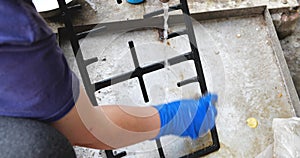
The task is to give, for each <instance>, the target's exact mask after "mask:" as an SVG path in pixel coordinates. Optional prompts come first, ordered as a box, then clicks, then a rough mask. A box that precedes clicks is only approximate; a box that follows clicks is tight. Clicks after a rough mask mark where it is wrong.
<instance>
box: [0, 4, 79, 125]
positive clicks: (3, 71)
mask: <svg viewBox="0 0 300 158" xmlns="http://www.w3.org/2000/svg"><path fill="white" fill-rule="evenodd" d="M78 96H79V81H78V79H77V77H76V76H75V75H74V73H73V72H72V71H71V70H70V69H69V67H68V65H67V62H66V59H65V57H64V55H63V53H62V51H61V49H60V48H59V46H58V45H57V42H56V39H55V35H54V34H53V33H52V31H51V30H50V29H49V28H48V27H47V25H46V23H45V22H44V21H43V19H42V18H41V17H40V16H39V14H38V13H37V12H36V9H35V7H34V6H33V4H32V2H31V0H0V115H2V116H12V117H25V118H32V119H38V120H42V121H46V122H52V121H56V120H58V119H60V118H62V117H63V116H64V115H65V114H67V113H68V112H69V111H70V110H71V109H72V107H73V106H74V105H75V102H76V100H77V98H78Z"/></svg>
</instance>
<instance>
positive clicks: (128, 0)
mask: <svg viewBox="0 0 300 158" xmlns="http://www.w3.org/2000/svg"><path fill="white" fill-rule="evenodd" d="M127 2H128V3H131V4H139V3H142V2H144V0H127Z"/></svg>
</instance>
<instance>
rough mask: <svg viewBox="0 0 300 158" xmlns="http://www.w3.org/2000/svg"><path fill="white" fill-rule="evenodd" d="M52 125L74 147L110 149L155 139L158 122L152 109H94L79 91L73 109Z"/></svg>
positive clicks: (123, 107)
mask: <svg viewBox="0 0 300 158" xmlns="http://www.w3.org/2000/svg"><path fill="white" fill-rule="evenodd" d="M53 126H54V127H56V128H57V129H58V130H60V131H61V132H62V133H63V134H64V135H65V136H66V137H67V138H68V139H69V140H70V141H71V142H72V144H74V145H81V146H87V147H92V148H98V149H112V148H120V147H123V146H128V145H132V144H135V143H138V142H141V141H144V140H148V139H152V138H154V137H155V136H156V135H157V134H158V132H159V127H160V119H159V114H158V113H157V111H156V109H155V108H153V107H130V106H118V105H108V106H98V107H93V106H92V105H91V103H90V101H89V99H88V97H87V96H86V94H85V92H84V90H83V89H81V93H80V97H79V99H78V101H77V103H76V108H74V109H73V110H72V111H71V112H69V113H68V114H67V115H66V116H65V117H64V118H62V119H61V120H59V121H57V122H55V123H53Z"/></svg>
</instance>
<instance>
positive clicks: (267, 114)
mask: <svg viewBox="0 0 300 158" xmlns="http://www.w3.org/2000/svg"><path fill="white" fill-rule="evenodd" d="M78 2H79V3H81V4H82V6H83V9H82V10H81V11H80V12H78V13H75V16H74V18H73V22H74V24H75V25H83V24H93V23H102V22H112V21H124V20H133V19H141V18H142V16H143V15H144V14H146V13H149V12H151V11H154V10H158V9H162V5H161V4H160V2H158V0H147V1H146V3H143V4H141V5H130V4H128V3H126V2H125V1H124V2H123V3H122V4H120V5H118V4H117V3H116V2H115V1H111V0H110V1H104V0H87V2H88V3H87V2H85V0H78ZM178 2H179V1H178V0H174V1H171V2H170V5H173V4H177V3H178ZM188 2H189V6H190V10H191V12H192V13H196V12H204V11H212V10H219V9H226V8H243V7H251V6H259V5H268V7H269V8H277V7H279V8H280V7H286V6H296V5H297V2H296V0H288V1H287V3H286V4H284V3H285V1H284V0H235V1H233V0H219V1H215V0H209V1H206V0H200V1H198V0H197V1H196V0H188ZM283 2H284V3H283ZM171 14H174V13H171ZM47 22H48V23H49V25H50V26H51V28H52V29H53V30H54V31H55V32H56V31H57V30H56V29H57V28H58V27H61V26H63V25H62V23H59V22H54V20H53V19H52V20H51V19H50V20H49V19H48V20H47ZM299 26H300V25H299V23H298V31H297V32H296V33H295V34H294V35H292V36H291V37H288V38H287V39H285V40H282V41H281V45H282V47H283V50H284V52H285V57H286V59H287V63H288V65H289V68H290V70H291V75H292V77H293V79H294V82H295V85H296V86H297V87H298V92H299V90H300V86H299V84H298V83H299V81H300V79H299V76H300V73H299V72H300V71H299V70H300V67H299V65H300V64H299V61H300V59H299V51H297V50H298V48H299V40H298V38H299V28H300V27H299ZM179 28H180V26H178V27H177V28H170V29H171V31H172V30H173V29H174V30H175V29H179ZM195 31H196V32H198V33H197V42H198V46H199V48H200V50H201V53H203V54H202V55H201V57H202V58H203V59H204V63H203V64H204V68H205V73H206V78H207V82H208V87H209V89H210V90H211V91H214V92H217V93H219V95H220V100H219V103H218V110H219V114H218V118H217V126H218V131H219V137H220V141H221V149H220V151H219V152H217V153H213V154H211V155H209V156H208V157H254V156H256V155H257V154H258V153H260V152H262V151H263V150H264V149H265V148H266V147H267V146H268V145H269V144H271V143H272V142H273V137H272V134H273V133H272V130H271V125H272V118H275V117H290V116H293V115H294V113H293V111H292V110H293V109H292V108H291V106H290V101H289V99H288V96H287V92H286V90H285V87H284V82H283V80H282V76H281V73H280V70H279V67H278V66H279V65H277V61H276V58H275V56H274V54H273V51H272V46H271V44H270V41H268V39H269V36H268V30H267V29H266V28H265V24H264V20H263V19H262V18H259V17H256V18H246V19H239V18H238V19H235V20H232V21H227V20H221V21H207V22H204V23H203V22H202V23H201V24H199V23H197V24H195ZM199 32H200V33H199ZM203 32H204V33H203ZM157 39H158V35H157V30H144V31H134V32H131V33H128V32H126V33H124V34H121V35H120V34H111V33H109V34H106V35H103V36H100V37H98V38H93V37H90V38H89V39H86V40H84V41H81V42H82V46H83V47H84V50H85V51H84V54H85V57H86V58H89V57H93V56H98V58H99V62H98V63H96V64H94V65H91V67H90V68H89V72H90V76H91V78H92V80H93V81H98V80H100V79H103V78H106V77H109V76H114V75H115V74H118V73H122V72H124V71H127V70H132V68H133V62H132V60H131V57H130V53H129V49H128V45H127V42H128V41H127V40H133V41H134V42H135V45H136V47H137V48H136V49H137V54H138V58H139V60H140V62H141V64H142V65H143V64H149V63H151V62H153V61H156V60H159V59H164V58H165V57H166V56H168V57H169V56H172V55H178V54H180V53H182V51H185V50H187V48H188V45H187V44H186V43H183V42H182V41H184V38H183V37H182V38H178V39H172V40H169V42H168V46H165V45H163V44H162V43H160V42H158V40H157ZM203 39H206V40H203ZM179 44H181V45H183V46H182V47H178V45H179ZM153 45H154V47H152V46H153ZM149 47H150V48H151V51H150V49H149ZM63 49H64V50H65V53H66V56H67V58H68V60H69V62H70V65H71V67H72V68H73V69H74V70H75V71H76V72H77V73H78V71H77V70H76V66H75V62H74V58H72V56H73V55H72V53H71V49H70V47H69V45H68V44H67V43H64V44H63ZM162 50H163V51H162ZM99 52H100V53H99ZM162 52H163V53H162ZM120 53H121V55H122V56H120ZM121 57H123V58H121ZM116 61H117V62H116ZM124 63H125V64H124ZM170 69H171V71H167V70H162V71H160V72H156V73H151V74H149V75H145V80H146V84H147V87H148V88H149V89H150V90H149V93H150V100H151V102H150V103H149V104H158V103H161V102H166V101H170V100H172V99H175V98H178V97H186V98H187V97H195V96H198V95H199V92H198V91H195V86H197V84H191V85H188V86H185V87H184V88H183V89H178V88H176V86H174V84H176V82H178V81H180V80H182V79H186V78H189V77H192V76H193V75H194V69H193V68H192V63H189V62H186V63H182V64H179V65H176V66H172V67H171V68H170ZM166 80H167V81H168V82H165V81H166ZM137 85H138V82H137V80H130V81H128V82H124V83H121V84H119V85H116V86H113V87H111V88H106V89H103V90H101V91H100V93H97V94H96V95H97V99H98V101H99V103H100V104H108V103H111V102H113V103H122V104H134V105H145V104H143V99H142V97H141V93H140V89H139V87H138V86H137ZM165 86H167V87H169V88H168V92H169V93H168V94H166V91H165V90H164V87H165ZM120 96H121V97H120ZM166 96H167V98H169V99H168V100H166V99H165V98H166ZM149 104H148V105H149ZM248 117H254V118H256V119H257V120H258V127H257V128H255V129H252V128H250V127H248V126H247V124H246V119H247V118H248ZM206 140H207V141H206ZM209 140H210V139H209V137H206V138H203V139H201V140H198V141H196V142H191V141H190V140H189V139H177V138H176V137H168V138H164V139H163V146H164V149H165V151H166V155H167V157H178V156H179V155H183V154H186V153H189V152H191V151H194V150H196V149H197V148H201V147H203V142H205V143H204V145H205V144H207V143H208V144H209V143H210V142H209ZM154 147H155V143H154V142H153V141H147V142H143V143H141V144H138V145H134V146H131V147H128V148H125V150H127V151H128V155H129V156H128V157H145V156H146V157H149V156H151V157H158V154H157V151H153V148H154ZM123 150H124V149H121V150H119V151H123ZM76 151H77V156H78V157H79V158H80V157H85V158H86V157H102V156H101V154H102V153H103V152H102V151H100V152H99V151H98V150H90V149H85V148H76Z"/></svg>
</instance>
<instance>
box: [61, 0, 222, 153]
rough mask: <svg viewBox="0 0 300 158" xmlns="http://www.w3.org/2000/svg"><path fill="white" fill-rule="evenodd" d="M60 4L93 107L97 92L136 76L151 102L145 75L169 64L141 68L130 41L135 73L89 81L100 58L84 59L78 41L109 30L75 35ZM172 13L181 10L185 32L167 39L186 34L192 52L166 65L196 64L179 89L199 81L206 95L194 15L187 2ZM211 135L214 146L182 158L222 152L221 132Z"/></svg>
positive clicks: (68, 14)
mask: <svg viewBox="0 0 300 158" xmlns="http://www.w3.org/2000/svg"><path fill="white" fill-rule="evenodd" d="M57 1H58V3H59V7H60V9H61V12H62V16H63V18H64V23H65V27H66V28H67V32H68V37H69V40H70V42H71V45H72V49H73V52H74V55H75V57H76V62H77V65H78V68H79V71H80V74H81V76H82V80H83V84H84V86H85V89H86V92H87V94H88V96H89V98H90V100H91V102H92V103H93V105H94V106H97V101H96V97H95V95H94V92H95V91H98V90H100V89H102V88H105V87H108V86H111V85H114V84H117V83H120V82H123V81H126V80H129V79H132V78H135V77H137V78H138V80H139V83H140V87H141V91H142V94H143V97H144V101H145V102H148V101H149V97H148V94H147V90H146V87H145V83H144V80H143V75H145V74H147V73H151V72H153V71H156V70H159V69H163V68H164V67H165V64H166V62H165V61H161V62H157V63H153V64H151V65H148V66H145V67H140V65H139V61H138V58H137V54H136V50H135V48H134V43H133V41H129V42H128V44H129V48H130V51H131V55H132V58H133V62H134V66H135V70H133V71H130V72H127V73H123V74H121V75H118V76H114V77H112V78H108V79H105V80H102V81H99V82H96V83H93V84H92V83H91V81H90V78H89V75H88V72H87V68H86V67H87V66H88V65H90V64H92V63H94V62H97V61H98V59H97V58H91V59H88V60H84V59H83V54H82V52H81V49H80V45H79V39H81V38H84V37H85V36H86V35H87V34H88V33H91V32H96V31H101V30H102V31H103V30H104V29H106V27H105V26H104V27H98V28H94V29H91V30H89V31H84V32H80V33H77V34H76V32H75V31H74V27H73V24H72V22H71V17H70V12H69V9H68V7H67V5H66V2H65V1H64V0H57ZM118 2H121V1H119V0H118ZM173 10H182V13H183V19H184V23H185V26H186V29H185V30H182V31H178V32H173V33H171V34H169V35H168V39H171V38H174V37H177V36H181V35H187V36H188V39H189V43H190V47H191V52H188V53H185V54H182V55H179V56H176V57H173V58H170V59H167V63H169V66H172V65H175V64H178V63H181V62H185V61H188V60H193V61H194V64H195V68H196V72H197V76H196V77H192V78H190V79H187V80H184V81H181V82H178V83H177V86H178V87H180V86H184V85H186V84H189V83H193V82H199V85H200V90H201V93H202V94H205V93H207V87H206V81H205V77H204V74H203V68H202V63H201V60H200V56H199V51H198V47H197V42H196V37H195V34H194V28H193V25H192V21H191V16H190V12H189V8H188V4H187V0H180V4H178V5H175V6H171V7H170V8H169V12H170V11H173ZM162 13H163V10H158V11H155V12H152V13H149V14H147V15H144V18H151V17H153V16H156V15H160V14H162ZM210 132H211V136H212V141H213V144H212V145H210V146H208V147H205V148H203V149H200V150H198V151H195V152H193V153H190V154H188V155H185V156H182V158H190V157H195V158H196V157H200V156H204V155H207V154H210V153H212V152H215V151H217V150H219V148H220V143H219V138H218V133H217V129H216V127H214V128H213V129H212V130H211V131H210ZM156 144H157V147H158V151H159V155H160V157H161V158H164V157H165V154H164V151H163V148H162V145H161V141H160V140H156ZM105 152H106V155H107V157H108V158H120V157H123V156H126V152H121V153H118V154H116V155H114V154H113V152H112V151H111V150H106V151H105Z"/></svg>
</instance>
